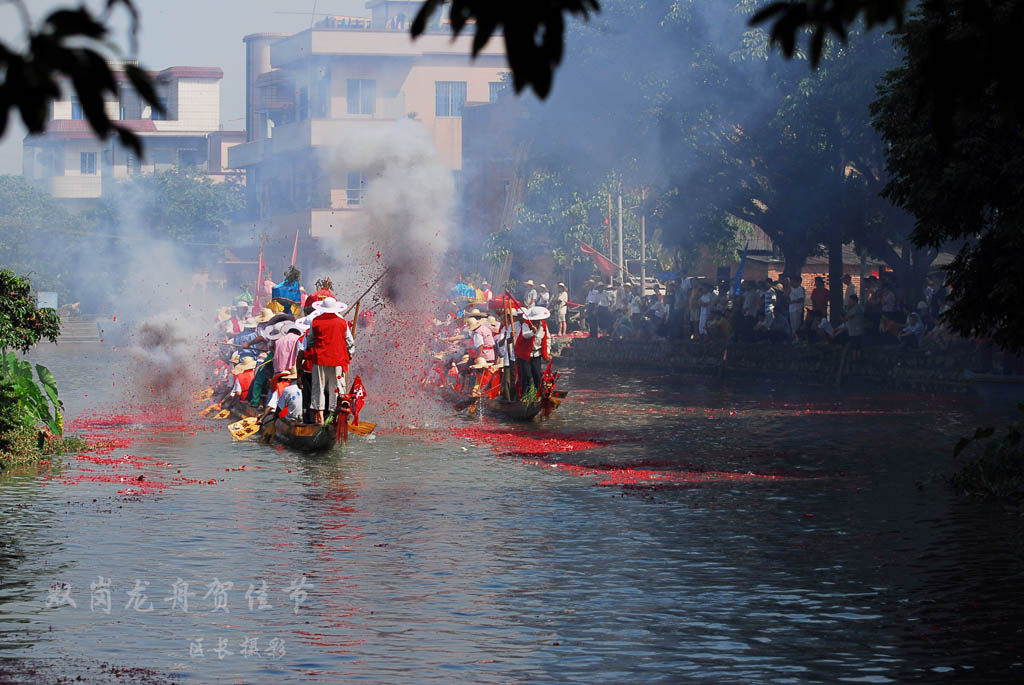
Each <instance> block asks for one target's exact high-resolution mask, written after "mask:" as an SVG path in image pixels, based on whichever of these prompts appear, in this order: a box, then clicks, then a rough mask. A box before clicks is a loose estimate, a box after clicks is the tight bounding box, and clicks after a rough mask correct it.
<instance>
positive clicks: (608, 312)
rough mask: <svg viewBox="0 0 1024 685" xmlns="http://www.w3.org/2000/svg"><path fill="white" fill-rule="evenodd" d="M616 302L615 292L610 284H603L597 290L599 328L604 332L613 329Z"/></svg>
mask: <svg viewBox="0 0 1024 685" xmlns="http://www.w3.org/2000/svg"><path fill="white" fill-rule="evenodd" d="M614 304H615V294H614V293H613V292H612V288H611V286H610V285H605V284H603V283H602V284H601V285H599V286H598V292H597V328H598V331H600V332H602V333H608V332H610V331H611V330H612V323H613V321H614V319H613V318H612V305H614Z"/></svg>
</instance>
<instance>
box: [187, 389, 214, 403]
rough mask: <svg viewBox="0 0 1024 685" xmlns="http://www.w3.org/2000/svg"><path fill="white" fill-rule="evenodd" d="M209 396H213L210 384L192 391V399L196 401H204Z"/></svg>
mask: <svg viewBox="0 0 1024 685" xmlns="http://www.w3.org/2000/svg"><path fill="white" fill-rule="evenodd" d="M211 397H213V386H212V385H211V386H207V387H205V388H203V389H202V390H198V391H196V392H194V393H192V399H194V400H195V401H196V402H206V401H207V400H209V399H210V398H211Z"/></svg>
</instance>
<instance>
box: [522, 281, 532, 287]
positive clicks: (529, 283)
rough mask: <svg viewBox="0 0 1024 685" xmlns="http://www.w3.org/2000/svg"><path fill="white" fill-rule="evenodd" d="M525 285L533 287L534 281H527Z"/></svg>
mask: <svg viewBox="0 0 1024 685" xmlns="http://www.w3.org/2000/svg"><path fill="white" fill-rule="evenodd" d="M524 285H529V286H532V285H533V281H532V280H531V281H527V282H526V283H525V284H524Z"/></svg>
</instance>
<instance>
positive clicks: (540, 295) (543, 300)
mask: <svg viewBox="0 0 1024 685" xmlns="http://www.w3.org/2000/svg"><path fill="white" fill-rule="evenodd" d="M550 301H551V293H550V292H548V287H547V286H546V285H544V284H543V283H541V284H540V285H539V286H537V306H538V307H545V308H546V307H547V306H548V303H549V302H550Z"/></svg>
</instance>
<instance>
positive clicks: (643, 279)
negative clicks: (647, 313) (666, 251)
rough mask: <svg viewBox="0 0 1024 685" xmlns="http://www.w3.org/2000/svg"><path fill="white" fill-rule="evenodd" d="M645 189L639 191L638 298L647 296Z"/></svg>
mask: <svg viewBox="0 0 1024 685" xmlns="http://www.w3.org/2000/svg"><path fill="white" fill-rule="evenodd" d="M646 202H647V188H642V189H641V190H640V212H641V214H640V296H641V297H643V296H645V295H646V294H647V208H646V207H645V206H644V204H645V203H646Z"/></svg>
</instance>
